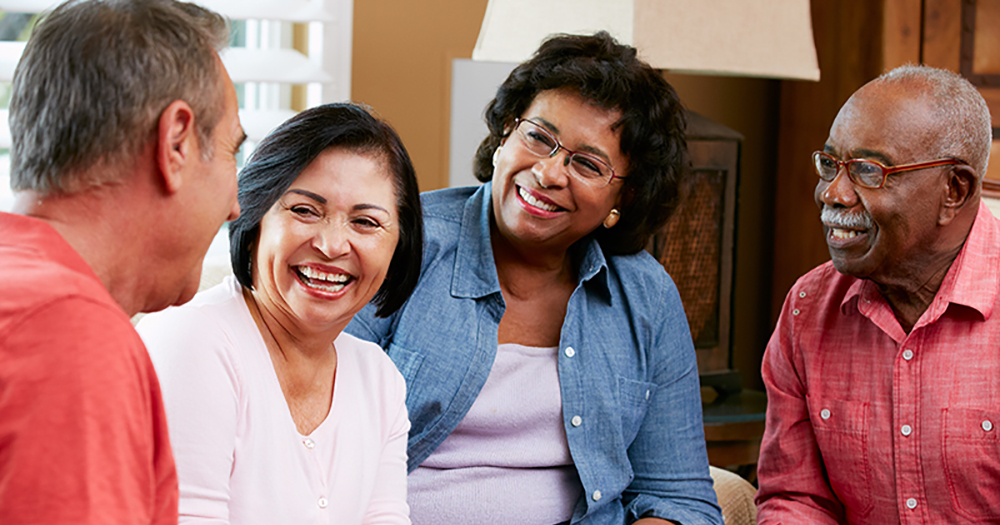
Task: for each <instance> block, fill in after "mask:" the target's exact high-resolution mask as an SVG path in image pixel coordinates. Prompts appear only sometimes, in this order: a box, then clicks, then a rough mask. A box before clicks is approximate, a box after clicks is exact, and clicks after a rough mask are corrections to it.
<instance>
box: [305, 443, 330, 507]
mask: <svg viewBox="0 0 1000 525" xmlns="http://www.w3.org/2000/svg"><path fill="white" fill-rule="evenodd" d="M301 442H302V448H303V450H305V454H306V456H307V457H308V458H309V464H310V465H311V466H312V469H313V473H314V475H315V480H314V481H315V482H318V486H317V485H316V483H310V485H313V486H314V487H315V488H318V489H319V490H317V491H316V493H314V494H313V495H314V496H315V498H316V506H317V507H319V509H320V510H321V511H322V510H325V509H326V508H327V507H328V506H329V505H330V500H329V499H327V496H328V495H327V494H326V492H327V486H326V475H325V472H323V468H322V467H321V466H320V461H319V458H318V457H317V456H316V454H317V453H318V451H317V450H316V441H314V440H313V438H312V437H304V438H302V439H301Z"/></svg>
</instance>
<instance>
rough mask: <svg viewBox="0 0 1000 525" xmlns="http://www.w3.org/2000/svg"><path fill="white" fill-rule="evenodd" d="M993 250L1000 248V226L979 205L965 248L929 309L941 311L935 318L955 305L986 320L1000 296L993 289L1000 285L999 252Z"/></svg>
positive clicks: (949, 270)
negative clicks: (950, 305) (961, 306)
mask: <svg viewBox="0 0 1000 525" xmlns="http://www.w3.org/2000/svg"><path fill="white" fill-rule="evenodd" d="M997 246H1000V225H998V224H997V220H996V219H995V218H994V217H993V214H991V213H990V211H989V209H988V208H987V207H986V204H985V203H982V202H980V203H979V212H978V213H977V214H976V219H975V222H973V223H972V229H971V230H970V231H969V236H968V237H967V238H966V239H965V245H964V246H963V247H962V250H961V251H960V252H958V257H956V258H955V261H954V262H953V263H952V264H951V268H949V269H948V273H947V275H945V278H944V281H942V282H941V288H940V289H939V290H938V293H937V295H936V296H935V297H934V304H932V305H931V308H935V307H938V308H940V309H941V312H939V313H938V314H937V315H940V313H943V311H944V308H945V307H947V305H948V304H949V303H955V304H961V305H964V306H968V307H969V308H973V309H975V310H976V311H978V312H979V313H980V314H982V316H983V318H984V319H989V318H990V315H992V313H993V306H994V305H995V304H996V301H997V294H998V293H1000V291H998V289H997V286H996V283H998V282H1000V252H998V251H997ZM937 303H940V306H938V304H937ZM937 315H935V317H937Z"/></svg>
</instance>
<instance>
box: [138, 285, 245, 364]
mask: <svg viewBox="0 0 1000 525" xmlns="http://www.w3.org/2000/svg"><path fill="white" fill-rule="evenodd" d="M248 315H249V314H248V313H247V310H246V305H245V303H244V302H243V295H242V290H241V288H240V285H239V283H238V282H237V281H236V279H235V278H234V277H227V278H226V279H225V280H223V282H222V283H220V284H218V285H216V286H214V287H212V288H209V289H208V290H205V291H202V292H200V293H198V294H197V295H195V296H194V298H193V299H191V301H189V302H188V303H185V304H183V305H180V306H171V307H169V308H167V309H166V310H162V311H159V312H155V313H151V314H147V315H145V316H143V317H142V319H140V320H139V322H138V324H137V325H136V330H138V332H139V334H140V335H141V336H142V339H143V341H144V342H145V344H146V346H147V347H148V348H149V352H150V354H151V355H152V356H153V358H154V361H157V357H160V355H159V354H173V355H180V354H188V353H199V352H202V351H204V349H206V348H217V349H220V350H232V349H233V348H234V346H235V342H236V341H238V340H241V339H242V338H244V337H246V336H247V334H246V333H244V332H249V330H250V329H251V328H253V327H252V326H248V323H247V320H246V317H247V316H248ZM158 364H159V363H158Z"/></svg>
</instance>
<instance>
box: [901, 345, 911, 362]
mask: <svg viewBox="0 0 1000 525" xmlns="http://www.w3.org/2000/svg"><path fill="white" fill-rule="evenodd" d="M903 359H906V360H907V361H909V360H910V359H913V350H910V349H909V348H907V349H906V350H903Z"/></svg>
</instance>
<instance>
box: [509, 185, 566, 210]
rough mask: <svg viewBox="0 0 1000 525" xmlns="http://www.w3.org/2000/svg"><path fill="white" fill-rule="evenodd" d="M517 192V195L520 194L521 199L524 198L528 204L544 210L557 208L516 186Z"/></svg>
mask: <svg viewBox="0 0 1000 525" xmlns="http://www.w3.org/2000/svg"><path fill="white" fill-rule="evenodd" d="M517 193H518V195H520V196H521V198H522V199H524V201H525V202H527V203H528V204H530V205H532V206H534V207H536V208H540V209H543V210H545V211H556V210H558V209H559V207H558V206H553V205H552V204H548V203H545V202H542V201H540V200H538V199H536V198H534V197H533V196H532V195H531V194H530V193H528V191H527V190H525V189H524V188H521V187H518V188H517Z"/></svg>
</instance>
